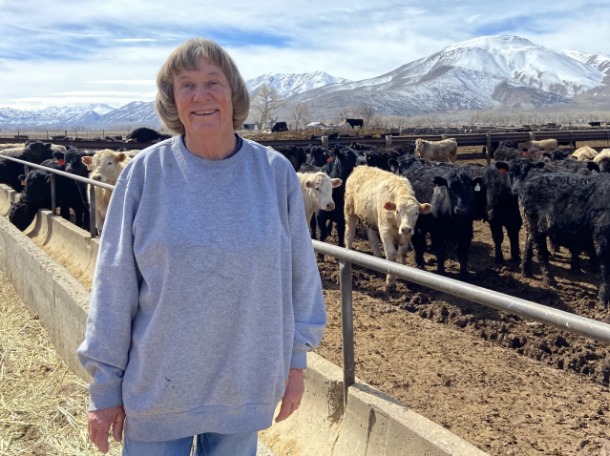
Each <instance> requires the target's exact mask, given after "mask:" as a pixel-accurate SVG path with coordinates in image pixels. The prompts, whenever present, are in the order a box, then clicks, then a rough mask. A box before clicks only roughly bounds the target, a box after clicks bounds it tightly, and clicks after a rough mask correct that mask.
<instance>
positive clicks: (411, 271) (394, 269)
mask: <svg viewBox="0 0 610 456" xmlns="http://www.w3.org/2000/svg"><path fill="white" fill-rule="evenodd" d="M3 158H6V159H9V160H11V161H15V162H18V163H21V164H23V165H26V166H30V167H33V168H37V169H43V170H45V171H49V172H50V173H52V174H58V175H60V176H64V177H67V178H70V179H74V180H77V181H79V182H84V183H87V184H90V185H91V191H90V195H91V203H90V204H91V208H90V216H91V230H90V235H91V237H92V238H93V237H96V234H97V233H96V231H95V203H94V201H95V197H94V195H95V193H94V192H95V190H94V189H95V188H96V187H102V188H105V189H109V190H113V189H114V186H113V185H110V184H105V183H102V182H99V181H96V180H93V179H88V178H85V177H81V176H76V175H74V174H71V173H66V172H65V171H59V170H56V169H52V168H47V167H45V166H41V165H37V164H35V163H30V162H27V161H24V160H19V159H17V158H13V157H3ZM51 185H52V187H51V191H52V194H53V195H54V190H53V187H54V180H53V179H51ZM52 205H53V208H52V212H53V214H55V211H56V208H55V203H54V201H53V204H52ZM312 244H313V248H314V250H315V251H316V252H317V253H320V254H324V255H330V256H332V257H334V258H336V259H337V260H338V261H339V268H340V290H341V315H342V318H341V320H342V321H341V330H342V337H343V380H344V383H343V384H344V388H345V393H347V389H348V388H349V386H351V385H353V384H354V382H355V356H354V325H353V307H352V279H353V276H352V264H357V265H359V266H362V267H365V268H368V269H372V270H374V271H377V272H381V273H384V274H393V275H395V276H396V277H398V278H401V279H403V280H406V281H408V282H413V283H416V284H418V285H422V286H424V287H427V288H431V289H433V290H436V291H440V292H443V293H446V294H449V295H452V296H455V297H458V298H462V299H466V300H468V301H471V302H474V303H477V304H481V305H484V306H487V307H491V308H493V309H496V310H501V311H504V312H507V313H510V314H514V315H517V316H519V317H522V318H527V319H530V320H534V321H537V322H540V323H544V324H546V325H550V326H554V327H556V328H559V329H561V330H564V331H568V332H570V333H573V334H577V335H580V336H584V337H587V338H590V339H593V340H596V341H599V342H603V343H605V344H610V324H608V323H604V322H601V321H598V320H594V319H592V318H587V317H582V316H579V315H576V314H572V313H569V312H565V311H562V310H559V309H555V308H553V307H549V306H544V305H542V304H538V303H535V302H533V301H528V300H526V299H521V298H517V297H514V296H509V295H506V294H503V293H498V292H497V291H493V290H489V289H487V288H483V287H479V286H476V285H472V284H469V283H466V282H462V281H460V280H456V279H452V278H449V277H446V276H441V275H438V274H436V273H433V272H428V271H423V270H421V269H417V268H415V267H412V266H407V265H403V264H399V263H395V262H392V261H388V260H386V259H384V258H378V257H375V256H373V255H369V254H365V253H361V252H355V251H354V250H349V249H346V248H344V247H339V246H336V245H333V244H329V243H326V242H321V241H318V240H315V239H312ZM347 397H348V395H347V394H345V395H344V398H345V400H347Z"/></svg>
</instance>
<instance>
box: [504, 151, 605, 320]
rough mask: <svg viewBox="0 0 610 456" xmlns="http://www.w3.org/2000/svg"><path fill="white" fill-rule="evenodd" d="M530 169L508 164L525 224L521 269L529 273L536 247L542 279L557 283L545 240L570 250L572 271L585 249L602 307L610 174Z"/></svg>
mask: <svg viewBox="0 0 610 456" xmlns="http://www.w3.org/2000/svg"><path fill="white" fill-rule="evenodd" d="M533 168H534V166H533V164H531V163H527V162H526V161H523V160H515V161H514V162H513V163H511V164H510V168H509V170H510V176H511V178H512V179H513V188H514V190H515V191H516V192H517V194H518V196H519V203H520V205H521V212H522V214H523V218H524V224H525V247H524V251H523V259H522V263H521V272H522V273H523V275H524V276H531V274H532V270H531V269H532V257H533V249H534V247H535V248H536V253H537V257H538V262H539V265H540V271H541V274H542V281H543V283H544V284H545V285H548V286H555V285H556V282H555V279H554V277H553V275H552V273H551V270H550V267H549V256H550V255H549V251H548V249H547V239H548V240H550V241H551V242H552V243H553V244H554V245H557V246H563V247H566V248H568V249H569V250H570V252H571V254H572V268H573V269H574V268H576V267H578V264H577V260H578V255H579V254H580V253H581V252H588V253H589V255H590V258H592V259H594V260H595V261H594V263H595V264H596V265H598V266H599V269H600V272H601V282H600V286H599V292H598V303H599V305H600V307H602V308H604V309H605V308H607V307H608V304H609V303H610V243H609V242H608V241H609V240H610V198H608V195H609V194H610V178H609V177H608V175H607V174H605V173H600V174H592V175H589V176H583V175H581V174H575V173H553V172H551V173H536V172H535V171H534V172H532V170H533ZM575 263H576V264H575Z"/></svg>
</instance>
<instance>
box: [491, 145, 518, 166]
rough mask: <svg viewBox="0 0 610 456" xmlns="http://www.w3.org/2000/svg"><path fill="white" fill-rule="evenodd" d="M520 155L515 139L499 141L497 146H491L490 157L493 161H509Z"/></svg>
mask: <svg viewBox="0 0 610 456" xmlns="http://www.w3.org/2000/svg"><path fill="white" fill-rule="evenodd" d="M520 155H521V151H520V150H519V145H518V144H517V141H510V140H509V141H500V142H499V143H498V145H497V147H495V148H494V147H492V150H491V157H492V158H493V159H494V160H495V161H509V160H512V159H513V158H518V157H519V156H520Z"/></svg>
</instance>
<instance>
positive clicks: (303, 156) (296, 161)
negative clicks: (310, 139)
mask: <svg viewBox="0 0 610 456" xmlns="http://www.w3.org/2000/svg"><path fill="white" fill-rule="evenodd" d="M273 149H274V150H277V151H278V152H279V153H281V154H282V155H283V156H284V157H286V158H287V159H288V160H289V161H290V163H291V164H292V166H293V168H294V170H295V171H298V170H299V169H300V168H301V165H302V164H303V163H305V162H306V161H307V153H306V152H305V149H304V148H303V147H301V146H275V147H274V148H273Z"/></svg>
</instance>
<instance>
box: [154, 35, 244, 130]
mask: <svg viewBox="0 0 610 456" xmlns="http://www.w3.org/2000/svg"><path fill="white" fill-rule="evenodd" d="M202 58H204V59H206V60H207V61H208V62H210V63H212V64H213V65H216V66H217V67H219V68H220V69H221V70H222V72H223V73H224V75H225V76H226V78H227V79H228V81H229V83H230V84H231V101H232V103H233V128H234V129H236V130H237V129H239V128H241V126H242V125H243V123H244V122H245V120H246V118H247V117H248V113H249V111H250V95H249V93H248V86H247V85H246V81H244V79H243V77H242V76H241V74H240V72H239V70H238V69H237V65H236V64H235V62H234V61H233V59H232V58H231V56H230V55H229V54H228V52H227V51H225V50H224V49H223V48H222V47H221V46H220V45H219V44H218V43H216V42H214V41H212V40H208V39H205V38H191V39H190V40H187V41H185V42H184V43H182V44H181V45H180V46H178V47H177V48H176V49H174V51H173V52H172V53H171V54H170V56H169V57H168V58H167V60H166V61H165V63H164V64H163V66H162V67H161V69H160V70H159V74H158V75H157V99H156V103H155V105H156V109H157V113H158V114H159V117H160V118H161V120H162V121H163V123H164V124H165V126H166V127H167V128H168V129H169V130H171V131H172V132H174V133H178V134H184V125H182V122H181V121H180V118H179V117H178V109H177V108H176V102H175V100H174V85H173V84H174V78H175V77H176V76H177V75H178V74H180V73H181V72H182V71H192V70H196V69H197V67H198V65H199V60H200V59H202Z"/></svg>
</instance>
